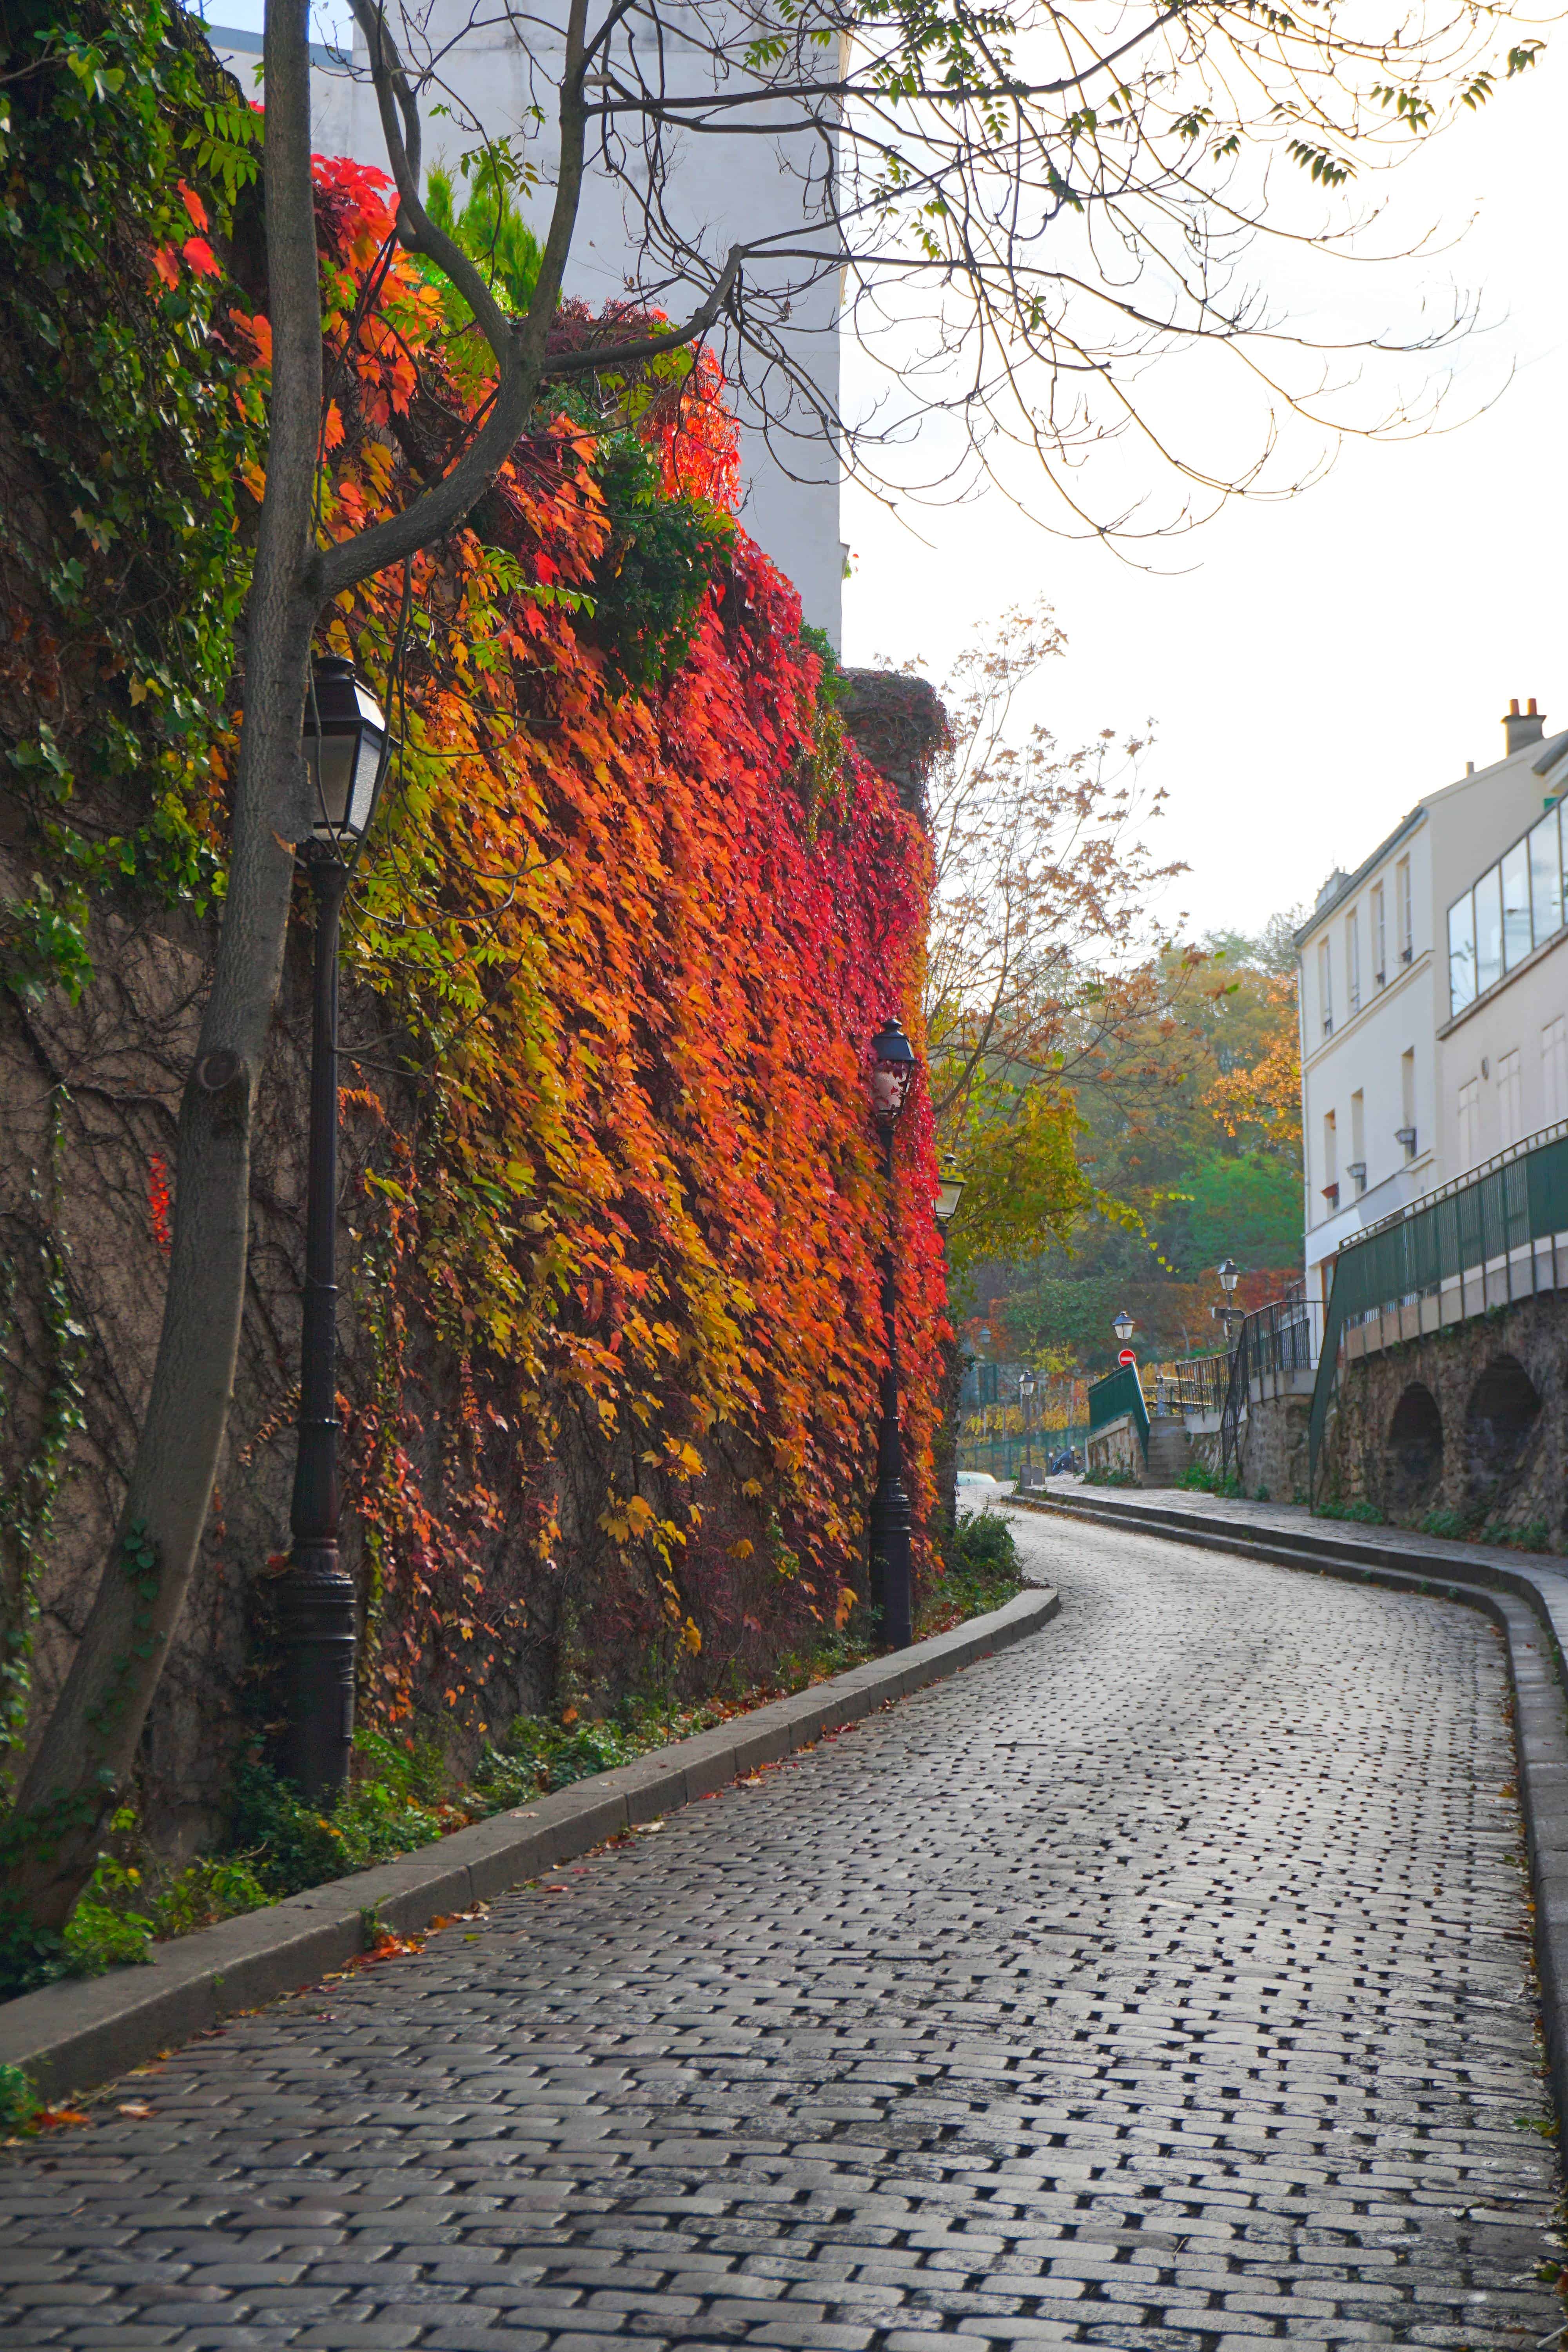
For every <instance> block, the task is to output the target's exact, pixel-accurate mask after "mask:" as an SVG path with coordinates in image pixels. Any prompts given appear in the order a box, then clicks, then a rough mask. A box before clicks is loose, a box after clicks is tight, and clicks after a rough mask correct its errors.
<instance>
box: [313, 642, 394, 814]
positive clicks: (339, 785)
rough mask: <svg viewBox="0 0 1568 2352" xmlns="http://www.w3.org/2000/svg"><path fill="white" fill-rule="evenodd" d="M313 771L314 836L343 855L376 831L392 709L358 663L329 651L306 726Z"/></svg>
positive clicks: (317, 669) (316, 668)
mask: <svg viewBox="0 0 1568 2352" xmlns="http://www.w3.org/2000/svg"><path fill="white" fill-rule="evenodd" d="M302 740H303V748H304V753H305V760H306V763H307V765H308V766H309V768H310V798H311V803H312V809H313V816H312V823H311V828H310V831H311V838H312V839H313V840H314V841H315V842H316V843H317V844H318V845H319V846H320V847H321V848H322V849H325V850H331V851H335V852H336V853H337V855H338V856H340V857H341V856H343V854H344V853H345V851H350V852H352V851H353V850H354V849H356V848H357V847H358V846H359V845H360V843H361V842H362V841H363V839H364V836H365V835H366V833H367V832H368V831H369V829H370V821H371V818H372V816H373V815H374V812H375V803H376V800H377V797H378V795H379V793H380V791H381V780H382V776H383V774H384V771H385V767H386V749H387V740H388V731H387V724H386V713H385V712H384V710H383V709H382V707H381V705H380V703H379V702H377V700H376V698H375V697H374V694H372V693H371V691H370V689H369V688H368V687H366V686H363V685H362V684H361V682H360V678H359V675H358V672H357V671H356V670H355V668H354V666H353V662H351V661H344V660H343V659H342V656H341V655H338V654H323V655H321V656H320V657H319V658H318V659H317V660H316V661H314V662H313V663H312V664H311V666H310V694H309V695H308V696H307V698H306V701H305V723H304V728H303V730H302Z"/></svg>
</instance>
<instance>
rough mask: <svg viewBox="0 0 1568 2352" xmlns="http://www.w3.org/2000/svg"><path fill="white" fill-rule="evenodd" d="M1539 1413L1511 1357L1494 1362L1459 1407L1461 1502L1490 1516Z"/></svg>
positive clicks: (1533, 1391)
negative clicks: (1462, 1457) (1462, 1462)
mask: <svg viewBox="0 0 1568 2352" xmlns="http://www.w3.org/2000/svg"><path fill="white" fill-rule="evenodd" d="M1540 1412H1541V1399H1540V1396H1539V1395H1538V1394H1537V1392H1536V1388H1535V1383H1534V1381H1532V1380H1531V1377H1530V1374H1529V1373H1528V1372H1527V1371H1526V1370H1525V1369H1524V1366H1523V1365H1522V1364H1521V1362H1520V1360H1519V1359H1518V1357H1517V1356H1494V1357H1493V1359H1492V1360H1491V1362H1490V1363H1489V1365H1488V1366H1487V1368H1486V1370H1485V1371H1484V1372H1483V1373H1482V1374H1481V1376H1480V1378H1479V1381H1477V1382H1476V1384H1475V1387H1474V1388H1473V1389H1472V1390H1471V1391H1470V1398H1469V1402H1468V1404H1467V1405H1466V1407H1465V1500H1466V1502H1467V1503H1468V1506H1469V1507H1470V1509H1471V1510H1473V1511H1476V1512H1478V1513H1487V1514H1491V1513H1493V1512H1495V1510H1496V1508H1497V1507H1498V1505H1499V1504H1500V1502H1502V1500H1503V1499H1504V1490H1505V1488H1506V1487H1507V1486H1508V1484H1509V1482H1510V1479H1511V1477H1512V1475H1513V1473H1514V1471H1515V1470H1516V1469H1517V1468H1518V1467H1519V1464H1520V1459H1521V1455H1522V1454H1523V1453H1524V1449H1525V1447H1526V1446H1527V1445H1528V1444H1529V1443H1530V1437H1531V1432H1532V1430H1533V1429H1534V1427H1535V1423H1536V1419H1537V1417H1538V1415H1539V1413H1540Z"/></svg>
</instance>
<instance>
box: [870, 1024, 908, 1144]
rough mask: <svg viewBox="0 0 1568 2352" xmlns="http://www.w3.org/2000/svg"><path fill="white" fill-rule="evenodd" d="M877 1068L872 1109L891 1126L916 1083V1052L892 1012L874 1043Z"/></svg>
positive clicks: (872, 1045) (874, 1077)
mask: <svg viewBox="0 0 1568 2352" xmlns="http://www.w3.org/2000/svg"><path fill="white" fill-rule="evenodd" d="M871 1052H872V1055H873V1057H874V1064H875V1066H874V1067H873V1069H872V1072H871V1108H872V1109H873V1110H874V1111H875V1112H876V1114H877V1117H878V1118H879V1119H880V1120H881V1121H882V1122H883V1123H884V1124H885V1125H886V1126H889V1127H890V1126H891V1125H892V1123H893V1121H894V1120H895V1119H896V1118H898V1116H899V1114H900V1111H901V1110H902V1109H903V1108H904V1105H905V1104H906V1103H907V1102H908V1100H909V1098H910V1089H911V1087H913V1085H914V1082H915V1067H916V1064H915V1049H914V1047H913V1046H912V1045H910V1041H909V1039H908V1038H907V1037H906V1036H905V1034H904V1025H903V1023H902V1022H901V1021H898V1020H895V1019H894V1018H893V1016H892V1015H891V1014H890V1013H889V1016H888V1018H887V1019H886V1020H885V1021H884V1022H883V1024H882V1025H881V1027H880V1028H879V1030H878V1032H877V1034H876V1035H875V1036H874V1037H873V1038H872V1040H871Z"/></svg>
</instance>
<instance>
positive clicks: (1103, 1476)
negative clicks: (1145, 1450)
mask: <svg viewBox="0 0 1568 2352" xmlns="http://www.w3.org/2000/svg"><path fill="white" fill-rule="evenodd" d="M1083 1483H1084V1485H1085V1486H1138V1485H1139V1484H1140V1483H1141V1482H1140V1480H1139V1476H1138V1473H1137V1472H1136V1470H1121V1469H1116V1470H1086V1471H1085V1472H1084V1474H1083Z"/></svg>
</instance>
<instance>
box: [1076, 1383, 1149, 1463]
mask: <svg viewBox="0 0 1568 2352" xmlns="http://www.w3.org/2000/svg"><path fill="white" fill-rule="evenodd" d="M1124 1412H1128V1413H1131V1416H1132V1421H1133V1425H1134V1426H1135V1428H1136V1429H1137V1432H1138V1443H1139V1444H1140V1445H1141V1446H1142V1449H1143V1458H1144V1460H1145V1461H1147V1460H1148V1458H1149V1408H1148V1406H1147V1405H1146V1404H1145V1403H1144V1402H1143V1389H1142V1382H1141V1381H1140V1380H1139V1378H1138V1367H1137V1365H1136V1364H1119V1365H1118V1366H1117V1369H1116V1370H1115V1371H1113V1372H1107V1373H1106V1375H1105V1378H1104V1379H1103V1380H1102V1381H1090V1382H1089V1435H1090V1436H1091V1437H1092V1436H1093V1435H1094V1433H1095V1431H1096V1430H1097V1429H1103V1428H1104V1427H1105V1424H1106V1423H1107V1422H1108V1421H1115V1420H1116V1419H1117V1418H1118V1417H1119V1416H1120V1415H1121V1413H1124Z"/></svg>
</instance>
